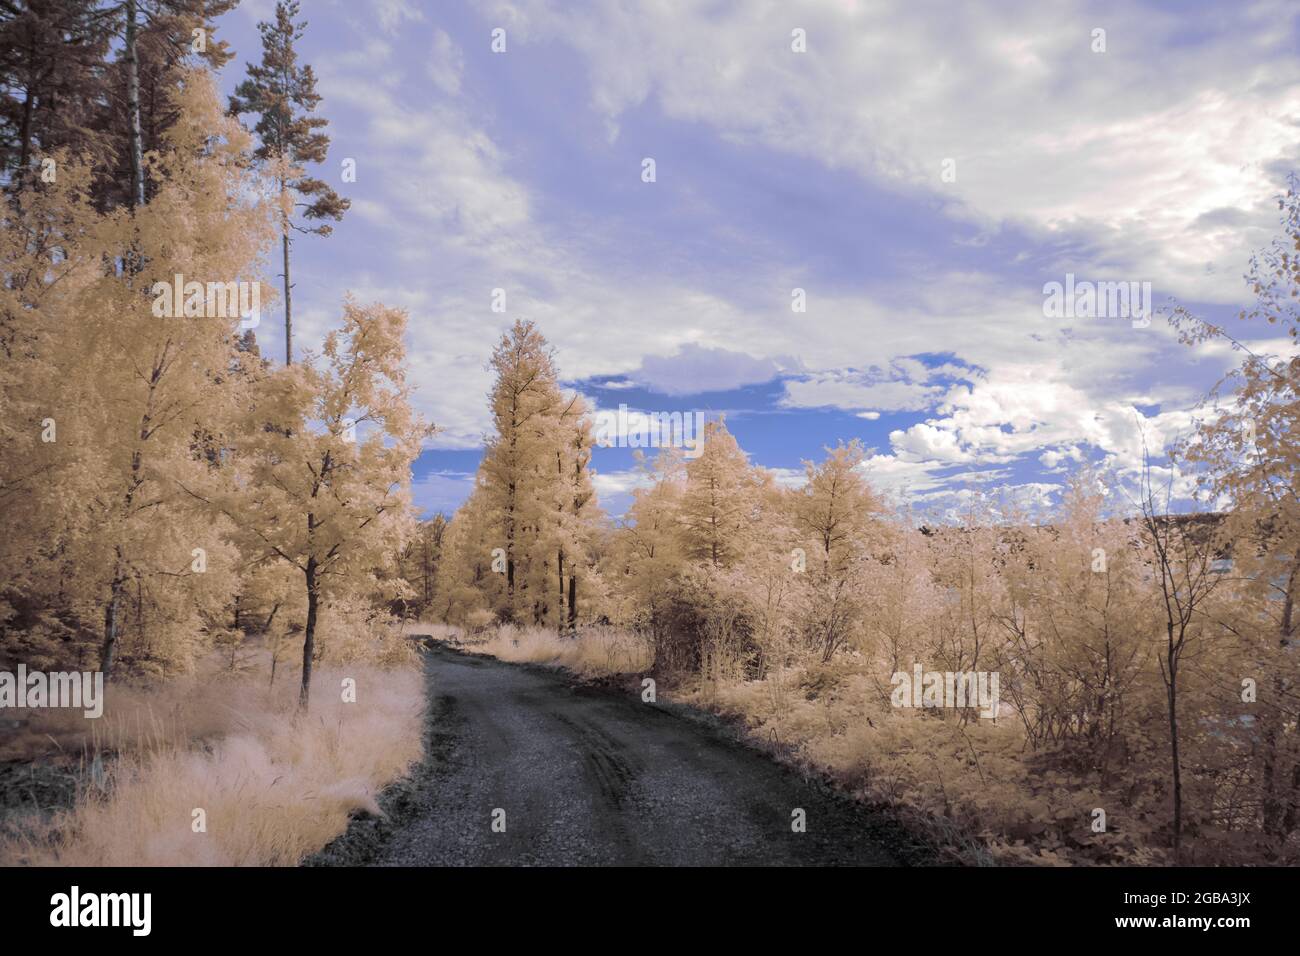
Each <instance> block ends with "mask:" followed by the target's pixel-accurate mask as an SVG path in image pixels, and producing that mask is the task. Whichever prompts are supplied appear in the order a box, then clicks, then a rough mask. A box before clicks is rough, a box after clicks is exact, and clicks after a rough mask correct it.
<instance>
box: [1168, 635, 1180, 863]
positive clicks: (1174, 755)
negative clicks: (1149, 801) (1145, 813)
mask: <svg viewBox="0 0 1300 956" xmlns="http://www.w3.org/2000/svg"><path fill="white" fill-rule="evenodd" d="M1173 640H1174V638H1173V632H1172V629H1171V630H1170V634H1169V642H1170V649H1169V653H1168V655H1167V660H1168V667H1169V683H1168V698H1169V753H1170V758H1171V760H1172V762H1173V770H1174V859H1175V860H1177V859H1178V856H1179V853H1180V851H1181V849H1182V842H1183V768H1182V764H1181V762H1180V761H1179V757H1178V658H1177V655H1176V654H1175V652H1174V650H1173Z"/></svg>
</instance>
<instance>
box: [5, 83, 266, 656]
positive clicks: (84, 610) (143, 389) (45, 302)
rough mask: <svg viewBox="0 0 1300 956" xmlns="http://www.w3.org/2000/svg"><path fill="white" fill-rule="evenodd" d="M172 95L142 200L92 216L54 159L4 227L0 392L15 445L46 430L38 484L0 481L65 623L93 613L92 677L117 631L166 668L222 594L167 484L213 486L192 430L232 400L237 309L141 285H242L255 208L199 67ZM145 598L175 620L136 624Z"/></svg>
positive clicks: (223, 419)
mask: <svg viewBox="0 0 1300 956" xmlns="http://www.w3.org/2000/svg"><path fill="white" fill-rule="evenodd" d="M173 102H174V105H175V109H176V111H177V115H178V119H177V121H176V122H175V123H174V124H173V125H172V126H171V128H170V129H169V130H168V132H167V143H168V149H167V151H166V152H165V153H164V154H162V155H161V156H160V157H159V166H158V171H159V174H160V181H161V183H162V186H161V188H160V189H159V190H158V192H157V194H156V196H155V202H154V203H153V204H151V205H150V206H149V207H147V208H143V207H142V208H140V209H137V210H135V211H134V215H128V214H127V212H126V211H125V210H114V211H112V212H110V213H107V214H101V213H97V212H95V211H94V210H93V209H92V208H91V204H90V196H89V185H88V176H87V175H86V172H85V170H84V169H81V168H79V167H78V166H77V164H75V163H69V164H67V167H66V169H65V172H64V173H62V174H60V177H59V178H58V179H57V180H56V182H55V183H54V184H50V188H48V189H43V190H39V191H37V192H36V193H34V194H32V195H31V196H28V197H26V204H25V206H24V207H23V210H22V213H21V214H18V213H15V216H16V218H18V219H19V220H20V221H21V223H22V225H21V226H20V227H19V228H18V229H17V230H15V234H14V239H15V243H14V245H13V246H10V247H9V251H10V253H11V254H12V256H13V257H14V258H10V256H9V255H7V256H6V259H7V262H6V268H7V269H8V270H11V271H9V277H10V281H9V282H8V283H7V290H6V296H7V297H8V298H9V304H8V305H7V306H6V308H5V310H4V311H5V313H6V315H8V316H10V317H12V318H13V319H14V325H13V326H12V328H13V332H14V334H13V337H12V339H11V340H10V342H11V344H10V347H11V348H13V349H14V350H15V353H16V355H17V356H18V358H19V365H18V367H17V370H16V373H15V381H13V382H12V383H9V382H7V383H6V390H7V391H8V387H9V385H10V384H12V385H13V387H14V388H15V390H23V391H26V392H27V393H28V394H27V398H25V399H24V404H23V406H22V407H23V408H24V409H25V410H26V411H27V413H28V414H30V415H32V416H33V419H34V420H28V421H26V422H22V423H21V430H22V432H23V435H24V436H25V438H24V443H25V444H27V445H29V446H31V447H32V448H33V450H35V446H34V443H33V440H32V437H31V436H35V435H37V434H40V431H41V429H40V426H41V422H42V421H46V422H48V423H49V426H50V429H52V430H51V431H50V437H49V440H48V441H46V440H41V441H40V442H39V444H40V446H41V447H40V450H39V451H38V452H36V457H35V458H34V459H32V462H33V463H36V464H38V465H39V468H40V471H39V475H40V480H39V481H35V480H34V476H33V475H28V476H23V475H21V474H14V473H12V472H11V473H10V474H9V475H7V476H6V477H5V479H4V480H3V483H4V485H5V486H6V487H7V488H8V489H9V490H10V492H11V493H12V494H15V495H17V494H21V495H24V496H33V495H34V496H35V497H28V501H29V503H34V504H36V505H37V507H36V509H35V514H36V516H37V517H35V518H34V521H33V524H32V526H31V530H32V531H33V532H35V533H41V532H44V533H43V534H41V537H40V538H38V539H37V541H35V542H32V543H31V546H30V547H29V548H28V549H26V550H27V554H28V555H40V556H42V557H43V558H44V559H45V560H48V561H49V562H51V563H52V565H53V568H54V569H58V570H59V571H60V575H59V576H58V577H56V578H55V580H57V581H59V586H60V588H62V593H60V594H58V595H57V596H55V600H57V601H58V603H59V604H61V605H63V606H64V607H65V608H67V609H68V610H69V611H70V612H71V613H72V614H73V615H74V616H75V617H76V618H77V619H79V620H80V621H81V622H83V624H84V622H85V621H86V620H88V619H89V617H90V616H91V613H90V612H91V608H92V607H94V608H97V609H98V611H99V617H100V620H102V622H103V623H102V628H103V630H102V642H101V645H100V648H101V649H100V669H101V670H103V671H104V673H105V674H106V675H109V674H111V672H112V670H113V666H114V662H115V660H116V658H117V656H118V652H119V649H120V648H121V647H122V642H123V637H124V636H126V635H127V633H128V627H129V628H130V636H131V637H132V638H133V640H134V642H135V644H136V646H137V647H138V648H140V649H141V652H142V654H143V655H144V656H147V657H148V658H150V660H152V661H154V662H155V663H157V664H158V665H159V666H168V665H170V664H173V663H181V664H184V663H185V662H186V661H187V660H188V659H189V657H190V653H191V650H192V648H190V647H188V646H186V645H187V643H188V642H192V641H194V640H195V639H196V638H197V635H198V634H199V633H200V631H201V630H202V629H203V628H205V627H206V626H207V624H208V623H210V622H212V621H216V620H219V619H220V618H221V614H220V608H221V605H222V604H223V603H224V600H225V595H228V594H229V593H230V592H231V591H233V590H234V584H233V580H232V578H233V574H234V567H235V563H236V562H235V561H234V560H233V556H232V555H231V554H229V553H228V552H226V551H225V549H224V548H223V546H222V544H221V542H220V534H219V532H220V528H219V527H214V522H213V521H212V520H211V517H210V515H203V514H200V513H198V512H197V511H196V509H195V508H194V507H193V506H192V503H191V502H190V500H189V498H188V497H187V496H185V495H184V494H182V493H181V492H180V485H181V483H186V484H190V485H196V486H204V485H206V484H208V483H210V482H213V481H217V480H218V472H219V469H217V468H216V467H215V465H214V461H213V459H212V458H211V457H210V456H209V455H208V454H207V451H208V450H209V449H208V448H207V447H206V446H205V444H204V443H203V441H201V440H200V439H199V437H198V436H202V435H213V434H217V435H219V434H220V433H221V432H222V431H223V430H224V429H225V428H226V427H227V425H228V423H229V421H230V416H231V415H232V414H233V411H234V409H235V407H236V400H235V395H234V389H233V385H234V382H235V378H234V376H233V375H231V373H230V372H231V369H232V368H233V367H234V365H235V364H237V362H238V358H237V354H238V353H237V350H236V347H235V342H236V337H237V334H238V324H239V322H240V316H239V315H238V314H234V313H224V312H222V313H219V314H206V312H205V309H204V307H203V306H204V303H203V302H202V301H200V302H198V303H197V305H198V308H197V309H194V310H190V309H186V311H185V314H183V315H179V314H175V313H168V312H165V311H164V312H163V313H161V314H160V312H159V311H158V309H157V306H158V304H159V299H158V297H157V295H156V294H155V292H154V290H155V286H156V284H158V283H163V284H165V285H167V286H170V285H171V283H172V281H173V277H174V275H175V274H176V273H184V274H186V275H188V276H194V277H196V278H197V277H202V279H204V280H210V281H218V280H219V281H220V282H221V283H223V285H224V283H227V282H236V283H237V282H240V281H247V282H255V281H256V273H257V268H258V264H259V263H258V256H259V253H260V251H261V249H262V248H263V247H264V246H263V244H264V242H265V241H266V240H267V239H268V238H269V237H270V233H269V232H268V230H269V228H270V226H271V220H270V218H269V213H270V209H269V206H268V204H266V203H264V202H261V201H259V199H258V196H259V188H258V181H257V178H256V176H255V175H254V174H253V173H252V172H251V171H250V170H248V169H247V167H246V164H245V163H244V161H243V155H244V151H245V149H246V148H247V134H246V133H245V132H244V131H243V130H242V129H241V128H240V127H239V125H238V123H236V122H234V121H232V120H230V119H229V118H227V117H225V116H224V115H223V114H222V112H221V110H220V108H219V105H218V103H217V99H216V91H215V88H214V85H213V83H212V79H211V76H210V75H209V74H207V73H205V72H202V71H196V72H193V73H190V74H188V75H187V76H186V78H185V81H184V82H183V83H182V85H181V87H180V89H179V90H178V91H177V92H176V93H175V94H174V99H173ZM135 256H138V257H139V258H135V259H134V261H135V262H136V263H137V266H138V267H137V268H134V269H128V268H126V263H127V261H128V260H129V259H132V257H135ZM42 262H49V263H50V265H51V266H53V268H52V269H50V270H49V271H41V269H40V263H42ZM199 298H200V300H202V298H203V297H202V296H200V297H199ZM6 337H7V338H8V333H7V334H6ZM69 369H75V370H77V374H75V375H68V374H67V370H69ZM38 416H39V417H38ZM20 467H25V466H23V465H21V464H20ZM196 552H197V553H196ZM33 572H34V569H31V568H29V570H28V572H26V573H25V575H24V576H27V575H28V574H31V573H33ZM219 585H224V586H225V590H224V591H223V590H222V587H221V586H219ZM151 608H152V609H154V610H159V611H162V612H163V613H164V617H165V620H167V621H170V622H172V623H175V624H176V626H175V627H174V628H163V629H161V630H153V631H150V632H149V633H148V634H146V625H147V614H146V612H147V611H149V610H150V609H151ZM128 609H129V610H130V611H131V615H128V613H127V612H128ZM132 615H133V616H132Z"/></svg>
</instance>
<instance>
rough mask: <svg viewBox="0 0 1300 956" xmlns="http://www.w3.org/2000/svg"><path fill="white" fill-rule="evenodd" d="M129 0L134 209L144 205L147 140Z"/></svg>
mask: <svg viewBox="0 0 1300 956" xmlns="http://www.w3.org/2000/svg"><path fill="white" fill-rule="evenodd" d="M137 2H138V0H126V41H125V51H124V53H125V58H126V113H127V132H128V136H129V138H130V153H131V186H130V190H129V196H128V202H129V204H130V206H131V208H132V209H135V208H136V207H139V206H143V205H144V142H143V138H142V136H141V134H140V61H139V58H138V57H137V56H136V43H135V40H136V4H137Z"/></svg>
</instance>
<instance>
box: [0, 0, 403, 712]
mask: <svg viewBox="0 0 1300 956" xmlns="http://www.w3.org/2000/svg"><path fill="white" fill-rule="evenodd" d="M233 6H234V3H233V2H220V0H219V2H212V0H203V2H200V0H139V2H135V0H126V2H119V3H113V4H105V3H99V2H93V0H81V2H78V0H51V2H38V0H31V2H26V3H14V4H5V5H4V6H3V10H2V11H0V35H2V37H3V39H0V49H3V51H4V52H3V60H2V66H0V69H2V70H3V78H4V79H3V82H4V85H5V95H4V96H3V97H0V106H2V107H3V110H4V112H3V115H0V169H2V170H3V174H4V177H5V181H4V190H3V192H4V195H3V207H2V209H0V217H2V219H3V222H0V227H2V229H0V270H2V271H3V283H2V285H0V350H2V351H3V356H4V358H3V362H2V363H0V401H2V403H3V408H4V415H3V416H0V507H2V508H3V511H4V516H5V518H4V535H3V536H0V655H2V656H3V658H4V659H5V663H7V664H13V663H16V662H20V661H21V662H24V663H26V664H27V666H28V667H30V668H46V669H49V668H57V667H60V666H76V667H79V668H85V669H94V668H98V669H101V670H103V671H104V672H105V674H106V676H108V675H112V674H114V673H116V672H118V671H120V670H122V669H123V668H126V669H129V670H130V671H131V672H133V673H137V674H143V675H156V676H159V675H170V674H174V673H177V672H179V671H183V670H186V669H188V668H190V667H191V666H192V665H193V663H194V662H195V660H196V659H197V658H198V657H200V656H201V655H204V654H206V653H210V652H211V651H212V650H213V649H217V648H219V649H221V650H223V651H230V653H231V654H232V655H233V654H234V653H235V651H236V650H237V648H238V646H239V644H240V643H241V642H242V641H243V640H244V638H245V637H246V636H247V635H249V634H264V635H266V644H267V646H268V647H269V648H270V649H271V651H272V655H273V660H274V661H276V662H277V663H278V661H279V660H280V658H281V657H283V656H284V655H283V651H284V650H285V646H286V644H287V642H288V641H289V640H290V639H293V640H296V641H301V660H302V676H301V690H300V696H301V701H302V703H303V705H304V706H305V705H306V703H307V700H308V694H309V688H310V681H311V668H312V664H313V662H314V661H316V660H318V659H319V658H320V657H321V653H322V651H321V648H320V647H319V646H317V643H316V639H317V635H318V634H320V633H322V629H323V628H328V627H329V624H330V622H331V621H334V622H335V623H336V624H337V626H335V627H333V629H332V633H334V634H336V635H337V639H334V640H332V643H331V645H330V648H328V649H327V650H328V651H330V652H333V653H339V654H342V653H345V652H347V653H356V652H359V650H360V649H359V648H358V646H357V645H358V644H359V643H365V642H366V640H367V639H368V638H375V637H377V636H378V635H379V634H380V633H381V629H380V628H379V627H377V626H376V625H375V619H374V615H375V614H377V613H383V614H386V613H387V609H388V607H389V605H390V604H391V602H392V601H394V600H398V599H401V598H403V597H404V596H405V595H406V594H407V593H408V591H409V588H408V585H407V584H406V582H405V581H404V580H403V579H402V578H401V577H400V569H399V568H398V563H397V559H398V555H399V554H400V552H401V550H402V549H403V547H404V544H405V541H406V539H407V537H408V536H409V535H410V533H411V532H412V529H413V526H414V520H413V516H412V513H411V509H410V505H409V484H410V465H411V462H412V461H413V460H414V458H415V456H416V455H417V454H418V453H419V447H420V443H421V441H422V439H423V437H424V436H425V435H426V434H427V433H428V429H427V427H426V426H425V425H424V424H423V423H422V422H421V421H420V420H419V418H418V417H417V416H416V415H414V413H413V412H412V410H411V407H410V403H409V388H408V385H407V383H406V378H405V353H404V346H403V341H402V340H403V333H404V330H405V327H406V321H407V320H406V315H405V313H403V312H401V311H398V310H394V309H389V308H385V307H384V306H382V305H377V304H376V305H363V304H359V303H357V302H354V301H351V300H348V301H345V302H344V303H343V307H342V315H341V318H340V322H339V325H338V327H337V328H336V329H334V330H333V331H331V332H330V333H329V334H328V335H327V336H326V338H325V341H324V343H323V345H322V346H321V348H320V350H319V351H318V352H316V353H308V354H307V355H306V357H305V358H304V360H303V361H301V362H299V363H298V364H294V365H288V364H285V365H283V366H278V367H273V366H272V365H271V363H270V362H269V361H267V360H264V359H263V358H262V357H261V355H260V350H259V347H258V345H257V342H256V338H255V331H254V329H253V328H252V326H254V325H255V324H256V322H257V321H258V318H259V316H257V315H254V314H247V313H246V314H240V313H239V312H238V311H237V310H231V309H228V308H226V307H224V306H223V305H221V303H220V301H219V298H218V301H217V303H216V304H215V306H214V292H213V289H214V287H216V289H217V291H218V293H220V292H222V291H224V290H226V289H229V288H234V287H236V286H239V285H241V284H252V285H256V287H257V288H258V289H259V290H260V289H261V288H262V285H261V282H262V276H263V273H264V269H265V266H266V258H267V256H268V253H270V251H271V250H272V249H273V248H275V245H276V240H277V238H278V239H280V245H281V247H282V248H281V250H280V252H281V253H282V256H283V265H284V268H285V274H286V276H287V271H288V252H287V249H288V236H289V234H290V233H291V232H293V231H298V232H302V231H305V230H304V229H303V228H302V227H301V226H300V224H298V223H295V222H294V221H293V220H292V219H291V217H290V216H289V215H288V214H286V212H285V205H284V202H283V199H284V196H285V195H286V191H287V190H295V189H296V190H299V191H300V192H304V193H306V194H309V195H311V196H314V197H315V198H316V199H317V200H319V201H320V203H319V206H318V208H314V209H309V210H308V213H307V216H308V218H337V216H338V215H341V211H342V209H345V208H346V203H345V202H344V201H341V200H338V197H336V196H334V194H333V191H332V190H330V189H329V187H327V186H324V184H323V183H319V181H317V180H313V179H312V178H311V177H310V176H308V175H307V174H306V173H305V171H304V170H303V169H302V168H301V166H300V165H299V163H300V162H302V161H304V160H318V159H320V158H323V156H324V149H325V145H326V144H327V143H328V139H327V138H325V136H324V134H323V133H322V132H321V129H320V128H321V127H322V126H323V125H324V120H323V119H321V118H320V117H314V116H306V115H305V113H308V112H310V111H311V110H313V109H314V108H315V106H316V102H317V100H318V99H319V98H318V97H315V95H314V93H312V92H311V90H310V88H311V86H312V85H313V84H314V80H313V79H312V78H311V75H310V68H303V67H301V66H298V65H296V59H295V58H294V57H293V55H292V44H293V42H294V41H295V40H296V39H297V38H298V37H299V36H300V35H301V29H302V26H303V25H302V24H297V23H295V22H294V21H293V15H294V14H295V13H296V4H293V3H284V2H282V3H280V4H279V5H278V7H277V11H276V12H277V16H276V20H275V22H274V23H272V24H264V25H263V31H262V33H263V46H264V63H265V62H267V61H268V60H269V61H270V62H272V63H287V64H288V67H286V69H285V70H283V71H281V72H280V73H278V74H276V76H274V77H269V78H268V74H267V71H266V70H261V71H260V72H259V68H250V79H249V81H247V82H246V83H245V84H243V85H242V86H241V87H240V91H241V97H242V98H236V100H235V101H234V102H231V103H227V104H223V103H222V102H221V100H220V98H219V96H218V92H217V88H216V83H215V79H214V76H213V74H212V70H213V69H214V68H216V67H219V66H220V65H222V64H223V63H224V62H226V61H227V60H228V59H229V58H230V56H231V54H230V52H229V51H228V50H227V49H226V48H225V46H224V45H223V44H221V43H218V42H216V41H215V39H214V36H213V34H214V26H213V23H212V21H213V20H214V19H216V18H217V17H218V16H220V15H221V14H222V13H224V12H226V11H227V10H229V9H230V8H231V7H233ZM276 77H279V79H277V78H276ZM285 77H287V78H288V79H287V80H286V79H284V78H285ZM277 83H280V84H281V85H282V86H283V84H285V83H287V84H288V85H287V86H284V87H283V89H281V87H279V86H277V85H276V84H277ZM285 90H289V91H291V92H295V93H296V96H295V97H292V98H290V99H288V100H286V99H284V98H283V97H279V96H278V95H277V93H278V92H285ZM308 94H310V95H308ZM259 97H260V99H259ZM259 110H260V111H261V112H260V113H259V115H260V116H261V119H262V122H260V123H259V124H258V136H257V138H256V139H255V138H254V137H253V136H252V135H251V134H250V133H249V131H248V130H246V129H245V128H244V127H243V126H242V125H241V124H240V122H239V120H238V116H237V115H236V114H238V113H243V112H248V111H253V112H258V111H259ZM304 144H305V145H304ZM331 197H333V198H331ZM315 231H318V232H319V231H321V230H319V229H316V230H315ZM177 275H179V276H182V277H183V279H184V281H185V283H186V285H185V287H184V288H185V297H184V303H183V305H182V303H179V302H178V303H175V304H174V308H172V309H167V308H164V309H160V308H159V294H158V290H159V289H161V288H164V287H170V286H171V285H172V284H173V281H174V277H175V276H177ZM286 281H287V278H286ZM191 282H192V283H194V286H193V290H191V286H190V283H191ZM261 298H262V300H263V301H273V300H274V298H275V297H274V294H273V293H271V292H270V291H268V293H267V294H266V295H265V296H261ZM286 318H287V314H286ZM287 333H288V329H287V328H286V335H287ZM344 619H346V620H344ZM344 624H346V626H344Z"/></svg>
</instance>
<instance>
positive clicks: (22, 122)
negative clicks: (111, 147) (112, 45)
mask: <svg viewBox="0 0 1300 956" xmlns="http://www.w3.org/2000/svg"><path fill="white" fill-rule="evenodd" d="M95 7H96V5H95V3H93V2H91V0H14V2H12V3H7V4H3V5H0V88H3V89H4V90H5V91H6V94H7V95H5V96H3V97H0V175H3V176H5V177H6V178H7V179H8V181H9V185H10V188H11V189H21V188H23V186H24V185H25V184H26V183H27V182H29V181H31V180H33V178H34V177H33V171H32V169H31V166H32V164H33V161H34V160H35V159H37V158H38V157H40V158H50V157H52V156H53V155H54V153H55V151H57V150H59V149H61V148H65V147H66V148H67V149H68V153H69V155H72V156H75V155H78V154H82V153H98V152H100V151H101V150H103V149H104V147H105V143H104V142H103V139H102V137H100V136H99V135H97V134H96V132H95V130H94V121H95V117H96V115H97V113H98V111H99V110H100V104H101V102H102V100H103V98H104V57H105V56H106V55H107V52H108V44H109V39H110V35H111V30H110V24H109V23H108V22H107V18H105V17H103V16H101V15H100V14H99V12H98V11H97V10H96V8H95Z"/></svg>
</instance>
